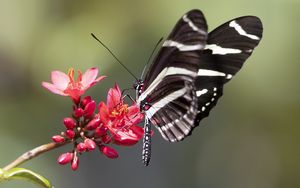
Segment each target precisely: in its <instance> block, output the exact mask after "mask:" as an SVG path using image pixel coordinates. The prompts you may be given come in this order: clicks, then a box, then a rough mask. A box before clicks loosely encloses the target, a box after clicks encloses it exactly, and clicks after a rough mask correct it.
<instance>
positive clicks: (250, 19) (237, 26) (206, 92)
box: [195, 16, 263, 126]
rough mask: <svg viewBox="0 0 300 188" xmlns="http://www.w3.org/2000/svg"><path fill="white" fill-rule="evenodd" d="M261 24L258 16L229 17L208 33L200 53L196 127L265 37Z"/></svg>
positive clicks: (196, 83) (197, 78)
mask: <svg viewBox="0 0 300 188" xmlns="http://www.w3.org/2000/svg"><path fill="white" fill-rule="evenodd" d="M262 31H263V28H262V23H261V21H260V19H259V18H257V17H255V16H244V17H239V18H236V19H233V20H230V21H228V22H226V23H224V24H222V25H221V26H219V27H218V28H216V29H215V30H213V31H212V32H210V33H209V34H208V39H207V44H206V47H205V50H204V53H203V54H202V56H201V59H202V61H201V63H200V64H199V70H198V76H197V77H196V80H195V89H196V94H197V97H198V115H197V118H196V121H195V126H197V125H198V124H199V122H200V120H201V119H203V118H204V117H207V116H208V115H209V111H210V110H211V109H212V107H214V106H215V105H216V103H217V101H218V99H219V98H220V97H221V96H222V93H223V85H224V84H225V83H227V82H228V81H229V80H231V79H232V78H233V76H234V75H235V74H236V73H237V72H238V71H239V70H240V69H241V67H242V66H243V64H244V62H245V61H246V59H247V58H248V57H249V56H250V55H251V54H252V52H253V50H254V48H255V47H256V46H257V45H258V43H259V42H260V39H261V38H262Z"/></svg>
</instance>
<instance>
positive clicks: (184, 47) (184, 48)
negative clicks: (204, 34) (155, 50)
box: [162, 40, 204, 51]
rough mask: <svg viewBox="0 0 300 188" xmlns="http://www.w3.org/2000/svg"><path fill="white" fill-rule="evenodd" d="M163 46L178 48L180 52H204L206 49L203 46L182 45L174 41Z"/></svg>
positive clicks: (167, 41) (169, 41)
mask: <svg viewBox="0 0 300 188" xmlns="http://www.w3.org/2000/svg"><path fill="white" fill-rule="evenodd" d="M162 46H163V47H176V48H178V50H179V51H194V50H202V49H203V47H204V46H203V45H202V44H195V45H185V44H181V43H179V42H176V41H172V40H166V41H165V42H164V43H163V45H162Z"/></svg>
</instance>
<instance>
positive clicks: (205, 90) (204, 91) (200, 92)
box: [196, 89, 208, 97]
mask: <svg viewBox="0 0 300 188" xmlns="http://www.w3.org/2000/svg"><path fill="white" fill-rule="evenodd" d="M207 92H208V90H207V89H202V90H199V91H196V95H197V97H200V96H201V95H204V94H205V93H207Z"/></svg>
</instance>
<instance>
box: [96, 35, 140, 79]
mask: <svg viewBox="0 0 300 188" xmlns="http://www.w3.org/2000/svg"><path fill="white" fill-rule="evenodd" d="M91 35H92V37H93V38H94V39H96V40H97V41H98V42H99V43H100V44H101V45H102V46H103V47H104V48H105V49H106V50H107V51H108V52H109V53H110V54H111V55H112V56H113V57H114V58H115V59H116V60H117V61H118V63H119V64H120V65H122V67H123V68H124V69H126V70H127V72H129V74H131V75H132V76H133V77H134V79H135V80H138V78H137V77H136V76H135V75H134V74H133V73H132V72H131V71H130V70H129V69H128V68H127V67H126V66H125V65H124V64H123V63H122V62H121V61H120V60H119V59H118V58H117V56H116V55H115V54H114V53H113V52H112V51H111V50H110V49H109V48H108V47H107V46H106V45H105V44H104V43H103V42H102V41H101V40H100V39H98V38H97V37H96V36H95V35H94V34H93V33H91Z"/></svg>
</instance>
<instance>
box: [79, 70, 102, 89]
mask: <svg viewBox="0 0 300 188" xmlns="http://www.w3.org/2000/svg"><path fill="white" fill-rule="evenodd" d="M97 75H98V69H97V68H90V69H88V70H86V71H85V73H84V74H83V75H82V80H81V84H82V86H83V87H84V88H89V87H91V84H92V83H93V82H94V81H95V79H96V77H97Z"/></svg>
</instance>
